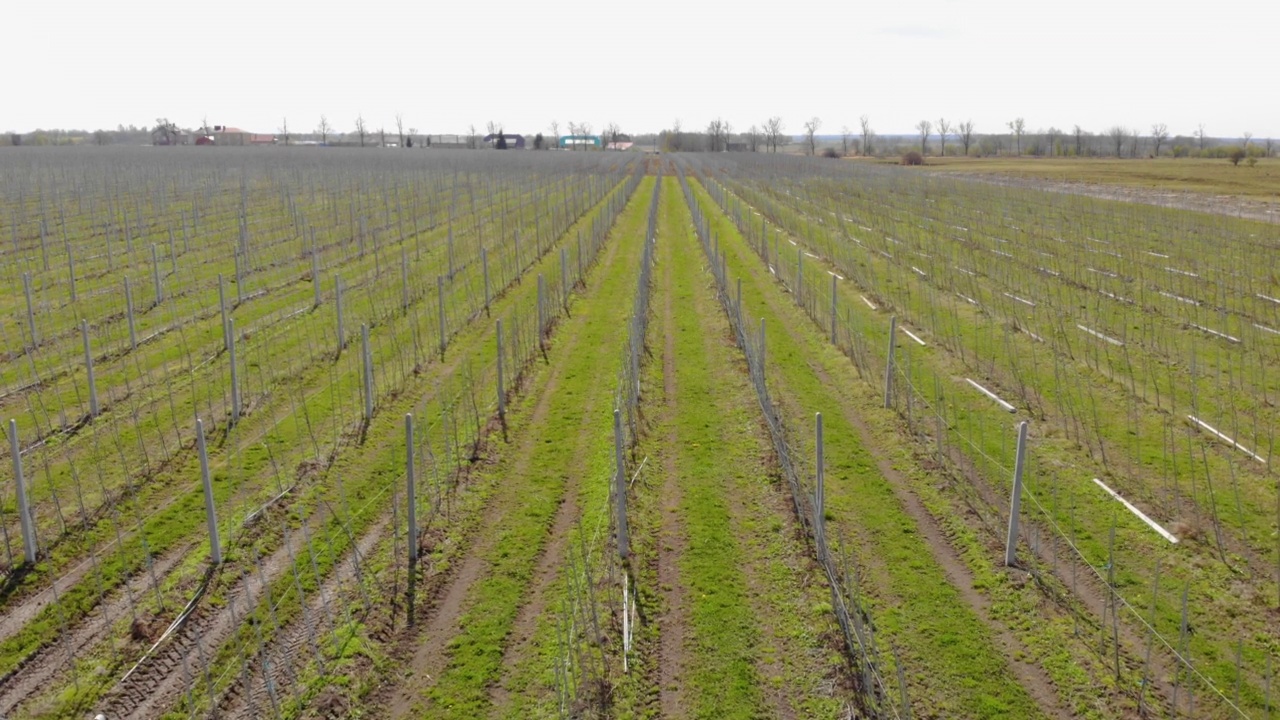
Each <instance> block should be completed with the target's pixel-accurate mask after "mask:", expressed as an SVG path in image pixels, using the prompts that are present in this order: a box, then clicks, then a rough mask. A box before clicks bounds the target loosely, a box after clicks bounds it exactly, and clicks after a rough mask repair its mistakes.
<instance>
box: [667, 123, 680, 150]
mask: <svg viewBox="0 0 1280 720" xmlns="http://www.w3.org/2000/svg"><path fill="white" fill-rule="evenodd" d="M680 128H681V125H680V118H676V119H675V121H674V122H672V123H671V133H670V135H668V136H667V149H668V150H671V151H672V152H680V149H681V148H682V147H683V145H684V140H683V138H681V137H680Z"/></svg>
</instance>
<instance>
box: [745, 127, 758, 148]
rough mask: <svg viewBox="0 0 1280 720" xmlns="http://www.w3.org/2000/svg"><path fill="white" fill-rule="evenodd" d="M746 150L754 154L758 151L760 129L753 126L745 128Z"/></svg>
mask: <svg viewBox="0 0 1280 720" xmlns="http://www.w3.org/2000/svg"><path fill="white" fill-rule="evenodd" d="M747 148H748V149H749V150H751V152H756V151H758V150H759V149H760V129H759V128H757V127H756V126H755V125H752V126H751V127H749V128H747Z"/></svg>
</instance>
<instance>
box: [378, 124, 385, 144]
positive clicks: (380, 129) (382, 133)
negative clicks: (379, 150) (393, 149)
mask: <svg viewBox="0 0 1280 720" xmlns="http://www.w3.org/2000/svg"><path fill="white" fill-rule="evenodd" d="M386 146H387V129H386V128H384V127H382V126H378V147H386Z"/></svg>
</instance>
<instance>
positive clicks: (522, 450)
mask: <svg viewBox="0 0 1280 720" xmlns="http://www.w3.org/2000/svg"><path fill="white" fill-rule="evenodd" d="M632 202H635V200H634V199H633V200H632ZM618 248H619V242H616V241H615V242H611V243H609V245H608V247H607V249H606V251H605V254H604V257H603V258H602V260H601V262H600V263H599V265H598V266H597V268H596V269H595V270H594V271H593V273H594V274H595V275H596V277H599V276H600V275H602V274H604V273H606V272H608V271H609V269H610V268H612V266H613V265H614V263H615V262H616V261H617V256H618V252H619V250H618ZM599 289H600V288H599V286H598V285H594V286H592V287H590V288H589V289H588V296H592V295H596V294H598V293H599ZM585 319H586V318H585V316H576V317H574V318H573V319H570V320H567V321H565V322H563V323H561V325H560V333H561V334H563V336H564V337H565V340H564V344H563V345H557V346H555V347H553V349H552V353H554V355H555V356H556V358H561V357H572V356H574V355H575V354H576V353H577V352H578V348H579V346H580V344H581V340H582V334H581V333H580V332H577V331H574V330H573V328H571V326H570V323H575V324H579V325H580V324H581V323H582V322H584V321H585ZM568 370H569V365H568V363H566V362H563V361H560V360H557V361H555V362H551V363H550V369H549V371H548V372H549V374H548V377H547V380H546V384H545V385H544V386H543V388H542V391H541V393H540V394H539V395H538V400H537V403H536V404H535V405H534V408H533V412H532V414H531V416H530V418H529V421H528V423H527V425H525V426H523V427H519V428H514V429H513V432H514V434H515V435H516V436H518V437H520V438H521V440H520V442H519V444H518V445H517V447H516V449H515V450H514V451H513V452H514V455H513V457H514V458H515V461H514V465H513V466H512V467H511V470H510V472H508V473H504V475H505V476H507V477H514V478H520V477H525V476H527V475H528V473H529V472H530V467H531V465H532V463H533V460H534V458H535V453H534V448H535V447H537V445H538V444H540V443H541V442H542V438H541V437H540V436H539V435H538V434H537V433H535V432H530V431H529V429H530V428H538V427H541V426H542V425H543V424H544V423H545V422H546V421H547V419H548V417H549V415H550V413H551V410H552V409H553V406H554V403H555V401H556V399H557V396H558V394H559V392H560V387H561V384H562V383H563V382H564V381H565V375H566V373H567V371H568ZM522 504H523V503H522V500H521V497H519V496H518V495H517V494H515V493H510V492H501V491H499V492H497V493H495V495H494V497H493V498H492V499H491V500H490V502H489V503H488V505H487V506H486V507H485V509H484V511H483V518H482V520H481V521H480V523H479V525H478V527H479V528H481V529H482V530H481V532H482V534H481V536H480V537H479V538H478V539H477V540H476V541H475V542H474V543H473V544H472V545H471V547H470V548H469V549H468V550H467V552H466V555H465V557H464V558H463V559H462V560H461V563H460V564H459V566H458V570H457V571H456V573H455V574H454V575H453V577H452V578H451V579H450V580H448V581H447V587H446V589H445V590H444V591H443V595H441V596H440V597H439V601H438V602H437V603H436V604H435V605H434V606H433V607H431V608H430V609H429V610H428V611H427V622H426V624H425V626H423V627H422V630H421V631H420V637H421V638H422V641H421V642H420V644H418V645H417V647H416V648H415V649H414V650H413V653H412V657H411V658H410V659H409V660H408V663H407V666H408V668H409V669H408V674H406V675H405V676H404V678H403V679H402V681H401V682H400V683H399V684H398V685H397V686H396V687H394V688H392V689H389V690H387V691H386V692H384V694H383V695H384V696H383V697H382V698H381V699H380V700H377V701H375V703H374V705H375V706H380V707H381V708H382V709H383V716H384V717H388V718H405V717H411V716H417V714H419V713H420V711H421V708H420V707H419V706H420V704H421V700H422V696H423V695H424V694H425V693H426V692H427V691H428V690H429V689H430V688H431V687H432V686H433V685H434V684H435V683H436V680H437V679H438V677H439V675H440V674H441V673H442V672H443V671H444V670H445V668H446V667H447V666H448V663H449V661H450V657H451V654H450V653H449V652H448V648H449V643H450V642H451V641H452V640H453V639H454V638H455V637H456V636H457V635H458V634H459V632H460V631H461V630H462V627H461V625H460V620H461V619H462V617H463V615H464V613H465V612H466V610H467V609H468V600H469V599H470V598H471V595H472V594H473V589H474V587H475V586H476V585H477V583H478V582H479V581H480V580H481V579H482V578H484V577H486V576H487V575H488V573H489V571H490V562H491V561H490V557H491V556H492V555H493V553H494V552H495V548H496V544H497V542H498V539H499V537H500V535H499V533H497V532H492V531H490V532H485V530H486V529H498V528H502V527H504V526H505V525H506V524H507V519H508V518H509V517H510V516H512V515H513V514H514V513H517V512H520V511H521V508H522ZM568 504H569V503H563V502H562V503H561V505H560V507H559V508H558V512H557V516H558V517H557V519H556V521H555V526H556V527H561V523H563V526H562V527H561V529H563V530H565V531H567V530H568V529H569V528H570V527H571V526H572V521H573V520H574V519H575V518H576V513H573V510H574V509H575V508H574V506H573V505H570V507H568V508H566V507H565V505H568ZM557 569H558V568H557V567H556V565H555V564H550V565H549V567H546V568H543V567H540V568H539V571H542V570H546V571H548V572H550V571H554V570H557ZM535 619H536V616H535ZM495 699H498V700H504V699H505V698H504V697H502V695H501V692H500V691H499V693H498V695H497V696H496V697H495Z"/></svg>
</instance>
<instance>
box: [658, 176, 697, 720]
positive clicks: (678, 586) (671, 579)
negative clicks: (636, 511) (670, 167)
mask: <svg viewBox="0 0 1280 720" xmlns="http://www.w3.org/2000/svg"><path fill="white" fill-rule="evenodd" d="M666 196H667V197H668V198H670V197H672V193H671V192H670V191H668V192H667V193H666ZM662 202H671V200H663V201H662ZM661 217H663V218H664V219H665V214H664V215H662V216H661ZM659 227H660V228H661V227H662V225H659ZM662 235H663V234H662V233H661V231H660V232H659V235H658V241H657V242H658V246H657V250H658V253H659V255H658V259H657V262H658V264H659V265H660V266H661V267H662V281H661V285H660V286H659V292H660V293H661V294H662V296H663V299H662V328H663V335H662V337H663V344H662V395H663V403H664V407H663V414H664V417H663V422H665V423H666V425H667V433H666V441H665V447H664V448H663V449H662V472H663V480H662V499H661V502H660V509H661V518H662V520H661V528H660V530H659V536H658V587H659V589H660V591H661V593H662V607H663V611H662V614H661V615H659V616H658V618H657V624H658V667H659V680H658V682H659V685H658V705H659V708H660V709H661V711H662V716H663V717H678V716H679V715H680V708H681V707H682V703H681V697H680V695H681V693H680V682H681V677H682V676H683V673H684V668H685V663H686V662H687V661H686V659H685V656H684V639H685V635H686V634H687V632H688V628H689V608H688V606H687V601H686V599H685V587H684V584H683V583H682V582H681V580H680V567H679V560H680V558H681V557H683V556H684V553H685V551H686V550H687V549H688V547H687V546H688V538H687V537H686V536H685V531H684V524H683V523H682V522H681V520H680V503H681V501H682V497H683V496H682V494H681V491H680V477H679V472H678V469H677V467H676V453H675V451H674V448H677V447H679V441H680V438H679V437H678V436H677V433H676V427H675V424H674V423H673V422H671V418H674V417H675V416H676V414H677V413H678V412H679V406H678V402H679V400H678V395H677V389H678V388H677V385H676V336H675V332H676V330H675V323H676V319H675V318H676V316H675V309H674V307H673V304H672V300H671V299H672V296H673V295H674V294H675V280H674V278H673V277H672V274H671V270H672V265H673V264H674V260H673V253H672V248H671V243H672V242H674V241H675V234H674V233H673V234H672V237H671V238H669V239H667V241H666V242H664V241H663V237H662Z"/></svg>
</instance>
